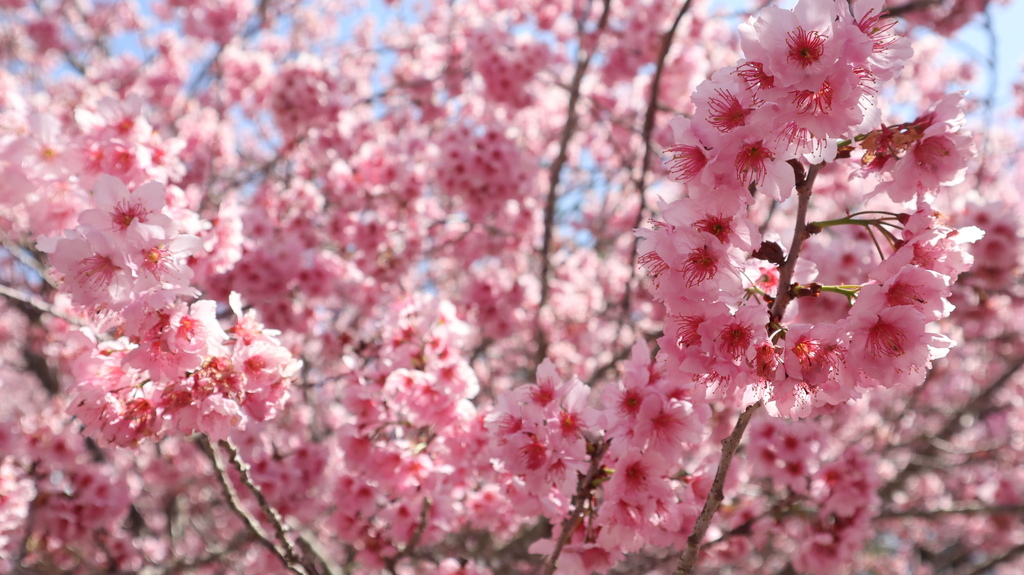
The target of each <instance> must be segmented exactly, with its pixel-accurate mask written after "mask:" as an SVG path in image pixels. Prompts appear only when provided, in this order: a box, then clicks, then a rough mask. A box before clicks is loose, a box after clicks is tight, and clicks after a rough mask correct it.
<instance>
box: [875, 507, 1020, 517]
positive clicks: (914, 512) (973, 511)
mask: <svg viewBox="0 0 1024 575" xmlns="http://www.w3.org/2000/svg"><path fill="white" fill-rule="evenodd" d="M998 513H1013V514H1016V515H1019V514H1021V513H1024V503H1015V504H1013V505H964V506H961V507H947V508H944V509H902V510H900V511H886V512H884V513H881V514H880V515H878V516H877V517H874V518H873V519H874V520H875V521H882V520H885V519H902V518H905V517H922V518H930V517H944V516H946V515H995V514H998Z"/></svg>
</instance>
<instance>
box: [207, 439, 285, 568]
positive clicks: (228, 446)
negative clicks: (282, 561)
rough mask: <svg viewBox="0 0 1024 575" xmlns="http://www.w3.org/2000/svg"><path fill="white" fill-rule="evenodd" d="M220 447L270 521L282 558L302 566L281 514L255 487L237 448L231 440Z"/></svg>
mask: <svg viewBox="0 0 1024 575" xmlns="http://www.w3.org/2000/svg"><path fill="white" fill-rule="evenodd" d="M220 446H221V447H222V448H224V450H225V451H227V452H228V454H229V455H230V456H231V464H232V465H233V466H234V467H235V469H236V470H237V471H238V473H239V475H240V476H241V478H242V483H243V484H245V486H246V487H247V488H248V489H249V491H250V492H251V493H252V494H253V495H254V496H255V497H256V501H257V502H258V503H259V505H260V509H261V510H262V511H263V514H264V515H265V516H266V517H267V519H269V520H270V523H271V524H272V525H273V526H274V531H275V533H276V534H277V538H278V540H279V541H280V542H281V545H282V547H283V551H284V556H285V558H286V559H287V560H288V562H289V563H293V564H298V565H304V563H303V561H302V558H301V557H299V554H298V552H297V551H296V550H295V546H294V545H292V542H291V540H290V539H288V527H287V526H286V525H285V523H284V519H283V518H282V517H281V513H280V512H279V511H278V510H277V509H276V508H275V507H274V506H273V505H271V504H270V502H269V501H267V497H266V496H265V495H264V494H263V490H261V489H260V488H259V486H257V485H256V482H255V481H253V479H252V474H251V473H249V464H248V463H246V462H245V461H244V460H243V459H242V456H241V454H240V453H239V452H238V447H237V446H235V444H234V442H233V441H231V439H230V438H229V439H222V440H221V441H220Z"/></svg>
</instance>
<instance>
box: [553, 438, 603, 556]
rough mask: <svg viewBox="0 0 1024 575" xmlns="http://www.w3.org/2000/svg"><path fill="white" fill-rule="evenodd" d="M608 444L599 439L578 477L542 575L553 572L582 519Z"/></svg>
mask: <svg viewBox="0 0 1024 575" xmlns="http://www.w3.org/2000/svg"><path fill="white" fill-rule="evenodd" d="M608 445H609V442H608V441H605V440H601V442H600V443H599V444H598V445H597V447H596V448H595V449H594V453H593V455H591V456H590V469H588V470H587V474H586V475H585V476H584V477H581V478H580V482H579V486H578V487H577V489H576V494H575V495H573V496H572V511H571V512H570V513H569V516H568V517H566V518H565V521H562V532H561V533H560V534H559V536H558V541H557V542H555V549H554V551H552V552H551V556H550V557H548V560H547V562H545V564H544V566H543V567H542V570H541V571H540V572H541V573H542V574H543V575H552V573H554V572H555V568H556V567H558V556H559V555H561V554H562V549H564V548H565V544H566V543H568V542H569V537H571V536H572V534H573V532H574V531H576V528H577V527H578V526H579V524H580V522H581V521H583V504H584V503H586V502H587V501H588V500H589V499H590V493H591V491H593V490H594V479H596V478H597V474H598V473H600V472H601V468H602V463H603V460H604V454H605V453H606V452H607V451H608Z"/></svg>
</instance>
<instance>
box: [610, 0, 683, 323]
mask: <svg viewBox="0 0 1024 575" xmlns="http://www.w3.org/2000/svg"><path fill="white" fill-rule="evenodd" d="M690 4H692V0H686V3H685V4H683V6H682V7H681V8H680V9H679V12H678V13H676V18H675V20H673V21H672V26H671V27H670V28H669V29H668V31H667V32H665V34H664V36H662V37H661V49H660V51H659V52H658V61H657V62H656V64H655V68H654V77H653V78H652V79H651V94H650V97H649V99H648V101H647V114H646V115H645V116H644V129H643V132H642V133H641V138H642V139H643V142H644V156H643V158H641V162H640V177H638V178H637V179H636V180H635V181H634V185H635V186H636V191H637V195H639V196H640V206H639V207H638V208H637V210H636V218H635V219H634V220H633V228H634V229H635V228H639V227H640V222H641V221H643V218H644V194H645V193H646V192H647V173H648V172H649V171H650V164H651V155H652V154H653V152H654V150H653V146H652V145H651V133H652V132H653V131H654V120H655V119H656V117H657V111H658V92H659V91H660V90H661V75H662V73H663V72H664V70H665V60H666V59H667V58H668V52H669V50H670V49H671V48H672V42H674V41H675V36H676V29H678V28H679V23H680V22H681V21H682V20H683V16H685V15H686V13H687V12H689V11H690ZM639 248H640V237H639V236H635V237H634V238H633V250H632V251H631V252H630V256H629V257H630V262H631V263H630V266H629V270H630V271H629V280H628V281H627V282H626V293H625V294H624V295H623V297H622V315H623V317H627V316H629V308H630V307H631V306H632V301H633V284H634V283H635V280H636V271H637V266H636V254H637V251H638V250H639Z"/></svg>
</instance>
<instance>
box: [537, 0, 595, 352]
mask: <svg viewBox="0 0 1024 575" xmlns="http://www.w3.org/2000/svg"><path fill="white" fill-rule="evenodd" d="M610 12H611V0H604V10H603V11H602V12H601V19H600V21H599V22H598V24H597V30H596V32H595V34H594V35H595V37H594V47H595V49H596V46H597V36H598V35H599V34H600V33H601V32H602V31H603V30H604V29H605V27H606V26H607V25H608V16H609V13H610ZM583 45H584V32H583V27H582V25H581V26H580V48H579V51H578V52H577V54H582V58H579V60H578V61H577V63H576V72H575V73H574V74H573V78H572V85H571V86H570V88H569V105H568V107H567V109H566V115H565V126H564V127H563V128H562V136H561V138H560V139H559V142H558V156H556V157H555V161H554V162H552V164H551V169H550V170H549V176H548V180H549V182H550V185H549V187H548V198H547V202H546V203H545V205H544V243H543V244H542V245H541V249H540V261H541V268H540V301H539V302H538V303H537V341H538V343H537V363H538V364H539V363H540V362H541V361H543V360H544V357H545V356H546V355H547V347H548V342H547V336H546V335H544V330H543V329H541V326H540V312H541V310H542V309H543V308H544V306H545V305H546V304H547V301H548V295H549V293H550V291H551V290H550V284H549V281H548V275H549V274H550V273H551V244H552V243H553V242H554V236H555V204H556V203H557V202H558V184H559V182H560V181H561V178H562V168H563V167H564V166H565V163H566V162H567V161H568V159H569V141H570V140H571V139H572V136H573V134H574V133H575V132H576V125H577V116H576V104H577V102H579V99H580V89H581V85H582V83H583V76H584V75H586V73H587V68H588V67H589V66H590V60H591V58H592V57H593V55H594V54H593V52H592V51H585V48H584V47H583Z"/></svg>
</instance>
